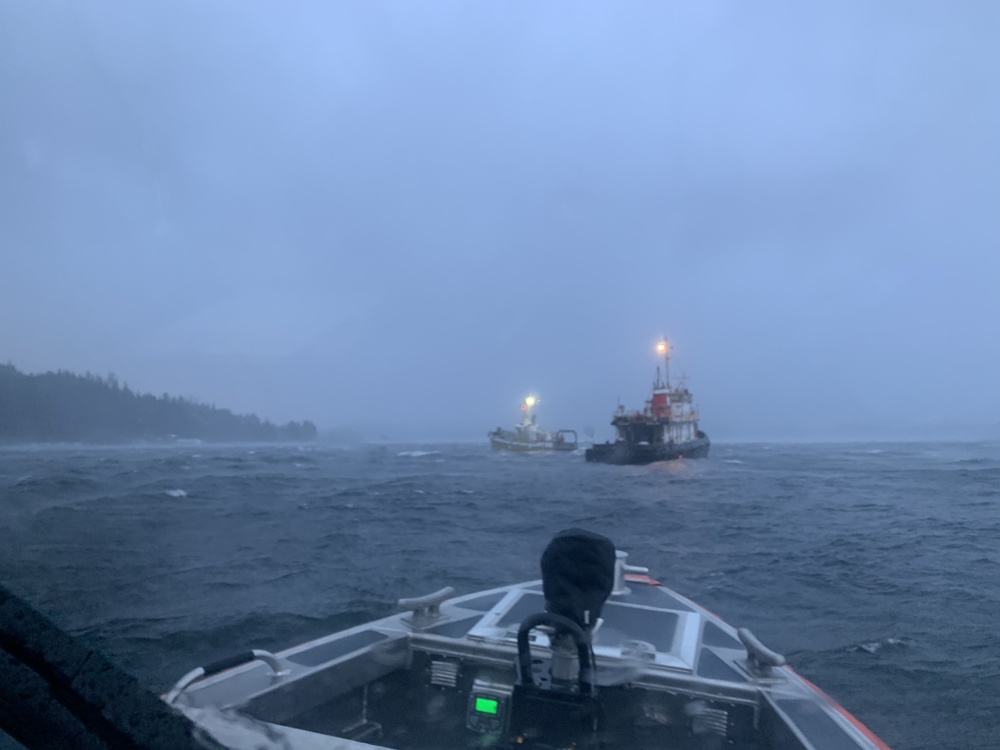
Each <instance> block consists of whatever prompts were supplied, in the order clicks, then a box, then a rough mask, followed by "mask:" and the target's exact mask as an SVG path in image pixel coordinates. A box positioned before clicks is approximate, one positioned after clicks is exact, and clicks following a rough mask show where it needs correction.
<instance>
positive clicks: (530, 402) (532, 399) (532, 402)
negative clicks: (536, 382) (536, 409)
mask: <svg viewBox="0 0 1000 750" xmlns="http://www.w3.org/2000/svg"><path fill="white" fill-rule="evenodd" d="M537 400H538V399H536V398H535V397H534V396H528V397H527V398H526V399H524V403H525V404H527V405H528V406H529V407H530V406H534V405H535V403H536V402H537Z"/></svg>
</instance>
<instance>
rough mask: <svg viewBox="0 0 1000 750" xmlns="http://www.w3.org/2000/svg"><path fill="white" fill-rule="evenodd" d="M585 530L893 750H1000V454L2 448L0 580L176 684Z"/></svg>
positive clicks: (514, 572)
mask: <svg viewBox="0 0 1000 750" xmlns="http://www.w3.org/2000/svg"><path fill="white" fill-rule="evenodd" d="M568 526H583V527H586V528H590V529H593V530H595V531H599V532H601V533H603V534H606V535H607V536H610V537H611V538H612V539H613V540H614V541H615V542H616V544H617V546H618V547H619V548H621V549H625V550H627V551H629V552H630V558H629V561H630V563H632V564H637V565H645V566H648V567H649V568H650V569H651V570H652V572H653V573H654V574H655V575H656V577H657V578H659V579H660V580H662V581H663V582H664V583H666V584H667V585H669V586H671V587H672V588H675V589H677V590H678V591H680V592H681V593H683V594H685V595H687V596H689V597H691V598H693V599H695V600H696V601H698V602H700V603H701V604H703V605H705V606H706V607H708V608H709V609H710V610H712V611H714V612H716V613H717V614H719V615H720V616H722V617H723V618H724V619H726V620H727V621H728V622H730V623H731V624H733V625H737V626H747V627H749V628H751V629H752V630H753V631H754V633H755V634H757V636H758V637H759V638H760V639H761V640H762V641H764V643H765V644H767V645H769V646H770V647H772V648H774V649H775V650H777V651H780V652H782V653H784V654H785V655H786V656H787V657H788V659H789V662H790V663H791V664H792V665H793V666H794V667H795V668H796V669H797V671H799V673H801V674H802V675H804V676H805V677H807V678H808V679H810V680H812V681H813V682H815V683H816V684H817V685H819V686H820V687H821V688H823V689H824V690H825V691H826V692H828V693H830V694H831V695H832V696H833V697H834V698H836V699H837V700H838V701H839V702H840V703H842V704H843V705H844V706H845V707H846V708H847V709H848V710H850V711H851V712H852V713H854V714H855V715H856V716H857V717H858V718H860V719H861V720H862V721H864V722H865V723H866V724H867V725H868V726H869V727H871V728H872V729H873V730H874V731H875V732H876V733H877V734H878V735H879V736H880V737H882V738H883V739H884V740H885V741H886V742H887V743H888V744H889V745H890V746H892V747H893V748H894V749H895V750H907V749H910V750H917V749H924V748H926V749H928V750H929V749H930V748H935V749H942V748H954V749H955V750H978V749H982V750H995V748H996V747H998V746H1000V545H998V539H1000V443H989V444H987V443H975V444H971V443H953V444H927V443H905V444H887V443H880V444H862V443H859V444H836V445H784V444H773V445H766V444H753V445H736V444H733V445H716V446H713V449H712V456H711V457H710V458H708V459H706V460H683V461H676V462H671V463H665V464H658V465H653V466H648V467H611V466H601V465H591V464H586V463H585V462H584V461H583V458H582V456H579V455H529V456H523V455H505V454H496V453H491V452H490V451H489V449H488V448H487V447H486V446H480V445H430V446H426V445H425V446H402V445H396V446H389V445H380V446H366V447H358V448H352V449H341V448H337V447H335V446H325V445H321V444H317V445H309V446H246V445H244V446H208V445H204V446H174V447H162V446H161V447H138V446H137V447H113V448H90V447H66V446H62V447H41V446H34V447H21V448H6V449H3V450H0V527H2V528H3V529H4V532H3V533H4V542H3V544H2V545H0V580H2V581H3V583H5V584H6V585H7V586H9V587H11V588H12V589H14V590H15V591H16V592H17V593H19V594H21V595H22V596H25V597H26V598H28V599H29V600H30V601H31V602H32V603H34V604H35V605H36V606H37V607H38V608H39V609H41V610H42V611H43V612H45V613H46V614H48V615H49V616H50V617H51V618H53V619H54V620H55V621H56V622H57V623H58V624H59V625H61V626H62V627H64V628H66V629H67V630H69V631H70V632H71V633H73V634H75V635H77V636H80V637H82V638H83V639H84V640H85V641H87V642H88V643H90V644H91V645H92V646H96V647H98V648H100V649H102V650H104V651H105V652H106V653H107V654H108V655H110V656H111V657H112V658H113V659H115V660H116V661H117V662H118V663H119V664H121V665H122V666H123V667H125V668H126V669H127V670H129V671H130V672H132V673H133V674H135V675H136V676H137V677H138V678H139V679H140V680H141V681H142V682H143V683H145V684H147V685H148V686H149V687H150V688H151V689H153V690H155V691H158V692H162V691H164V690H165V689H167V688H168V687H169V686H170V685H171V684H172V683H173V682H174V681H175V680H176V679H177V678H179V677H180V676H181V675H182V674H183V673H185V672H186V671H188V670H189V669H190V668H193V667H194V666H197V665H199V664H201V663H204V662H207V661H210V660H213V659H216V658H218V657H222V656H227V655H229V654H230V653H233V652H236V651H241V650H245V649H246V648H248V647H256V648H266V649H271V650H279V649H282V648H286V647H288V646H291V645H293V644H295V643H298V642H301V641H303V640H306V639H310V638H314V637H317V636H319V635H322V634H325V633H327V632H330V631H332V630H337V629H341V628H344V627H347V626H350V625H354V624H358V623H360V622H363V621H366V620H369V619H372V618H375V617H380V616H383V615H386V614H389V613H390V612H392V611H394V603H395V601H396V600H397V599H398V598H400V597H406V596H413V595H418V594H423V593H428V592H430V591H433V590H436V589H438V588H440V587H442V586H445V585H452V586H454V587H455V588H456V589H458V591H459V592H460V593H466V592H469V591H474V590H478V589H481V588H486V587H491V586H497V585H501V584H505V583H510V582H514V581H519V580H525V579H530V578H537V577H539V573H538V558H539V555H540V554H541V551H542V549H543V548H544V546H545V544H546V543H547V541H548V539H549V537H550V536H551V535H552V534H553V533H554V532H556V531H558V530H560V529H562V528H565V527H568ZM0 742H2V741H0Z"/></svg>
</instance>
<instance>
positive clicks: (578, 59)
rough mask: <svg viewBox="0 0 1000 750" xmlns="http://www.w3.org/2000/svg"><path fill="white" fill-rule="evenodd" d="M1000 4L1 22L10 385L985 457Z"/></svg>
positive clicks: (998, 423)
mask: <svg viewBox="0 0 1000 750" xmlns="http://www.w3.org/2000/svg"><path fill="white" fill-rule="evenodd" d="M998 38H1000V5H998V4H996V3H989V2H947V3H945V2H902V1H895V2H883V3H871V2H865V1H864V0H851V1H848V2H838V3H825V4H812V5H807V6H802V5H798V4H794V3H788V2H785V3H782V2H764V3H746V2H738V1H736V0H731V1H729V2H697V3H679V2H670V3H654V2H635V3H628V4H607V3H597V2H551V3H546V4H538V3H529V2H509V3H493V4H483V3H469V2H457V1H456V2H433V3H430V2H422V3H406V2H395V3H388V2H337V3H328V2H318V1H317V2H296V3H292V4H287V3H245V2H237V1H235V0H233V1H231V2H212V3H205V2H201V1H200V0H197V1H196V0H174V1H172V2H169V3H160V4H156V5H151V4H148V3H133V2H125V1H124V0H105V1H96V0H95V1H94V2H86V3H71V2H27V1H26V0H6V1H5V2H3V3H2V4H0V92H2V94H3V106H2V116H0V360H10V361H11V362H12V363H13V364H15V365H16V366H18V367H19V368H21V369H23V370H26V371H31V372H37V371H44V370H48V369H60V368H65V369H70V370H74V371H81V372H82V371H86V370H90V371H93V372H96V373H101V374H106V373H111V372H113V373H115V374H116V375H117V376H118V378H119V379H121V380H123V381H125V382H127V383H128V384H129V385H130V386H131V387H132V388H134V389H137V390H141V391H152V392H154V393H161V392H170V393H172V394H177V395H182V396H190V397H193V398H196V399H198V400H201V401H206V402H210V403H216V404H218V405H219V406H227V407H230V408H232V409H234V410H237V411H252V412H256V413H258V414H260V415H261V416H263V417H268V418H270V419H273V420H275V421H284V420H288V419H303V418H309V419H313V420H314V421H316V422H317V424H318V425H319V426H320V428H321V429H333V428H337V427H342V426H354V427H358V428H361V429H362V430H363V433H364V434H365V435H366V436H369V437H379V436H387V437H390V438H397V437H398V438H400V439H435V438H469V439H476V438H482V439H483V440H485V435H484V433H485V431H486V430H488V429H491V428H493V427H495V426H496V425H497V424H508V423H511V422H513V421H515V420H516V419H517V416H518V412H517V406H518V403H519V401H520V399H521V398H522V397H523V396H524V395H526V394H527V393H528V392H529V391H534V392H537V393H538V394H539V395H540V397H541V404H540V410H539V420H540V422H542V423H544V424H545V425H547V426H550V427H553V428H556V427H572V428H576V429H578V430H580V429H583V428H585V427H587V426H593V427H594V428H595V429H596V430H597V435H598V437H599V438H602V437H608V436H609V435H610V428H609V427H608V425H607V422H608V420H609V418H610V413H611V411H612V409H613V408H614V406H615V404H616V403H617V400H618V399H619V398H621V400H622V402H624V403H626V404H628V405H635V406H639V405H641V401H642V400H643V399H644V398H645V397H646V396H647V392H648V388H649V385H650V383H651V380H652V376H653V367H654V366H655V356H654V352H653V344H654V343H655V341H656V340H657V338H658V337H659V336H660V335H664V334H665V335H667V336H669V337H670V339H671V341H672V342H673V344H674V346H675V356H674V359H673V360H672V362H671V372H672V374H676V375H679V374H681V373H683V374H686V375H687V376H688V377H689V386H690V388H691V389H692V391H693V392H694V394H695V399H696V402H697V403H698V405H699V406H700V408H701V411H702V427H703V428H704V429H705V430H706V431H707V432H708V433H709V435H710V436H711V437H712V438H713V439H714V440H752V439H767V440H770V439H793V440H794V439H800V440H801V439H810V440H811V439H842V438H851V439H859V438H860V439H866V438H868V439H881V438H899V437H955V438H962V437H968V438H980V437H987V436H991V435H992V436H996V435H997V434H1000V391H998V389H997V388H996V385H995V383H996V372H997V370H998V365H1000V354H998V352H1000V333H998V330H1000V329H998V325H997V323H998V321H1000V294H998V293H997V287H998V282H1000V214H998V212H997V206H998V205H1000V87H998V86H997V85H996V75H997V72H998V71H1000V45H997V44H996V40H997V39H998Z"/></svg>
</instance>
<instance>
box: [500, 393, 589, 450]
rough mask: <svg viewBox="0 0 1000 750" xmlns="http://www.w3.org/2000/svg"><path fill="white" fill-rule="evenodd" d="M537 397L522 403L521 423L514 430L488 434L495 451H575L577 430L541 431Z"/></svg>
mask: <svg viewBox="0 0 1000 750" xmlns="http://www.w3.org/2000/svg"><path fill="white" fill-rule="evenodd" d="M537 405H538V397H537V396H528V397H527V398H525V399H524V401H523V402H522V403H521V423H520V424H517V425H514V429H513V430H504V429H502V428H500V427H497V428H496V429H495V430H493V432H490V433H487V437H489V439H490V445H491V446H492V448H493V450H495V451H518V452H521V453H524V452H533V451H575V450H576V445H577V441H576V430H558V431H556V432H549V431H548V430H542V429H539V427H538V425H537V424H536V423H535V406H537Z"/></svg>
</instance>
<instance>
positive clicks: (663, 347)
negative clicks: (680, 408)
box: [654, 336, 670, 389]
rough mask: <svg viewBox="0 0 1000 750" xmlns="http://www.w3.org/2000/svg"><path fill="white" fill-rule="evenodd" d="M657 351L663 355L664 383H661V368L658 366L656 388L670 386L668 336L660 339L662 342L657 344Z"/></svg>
mask: <svg viewBox="0 0 1000 750" xmlns="http://www.w3.org/2000/svg"><path fill="white" fill-rule="evenodd" d="M656 351H658V352H659V353H660V354H662V355H663V379H664V383H663V384H662V385H661V384H660V382H659V380H660V368H659V366H657V368H656V380H657V383H656V385H655V386H654V387H656V388H668V389H669V388H670V342H669V341H668V340H667V337H666V336H664V337H662V338H661V339H660V343H658V344H657V345H656Z"/></svg>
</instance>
